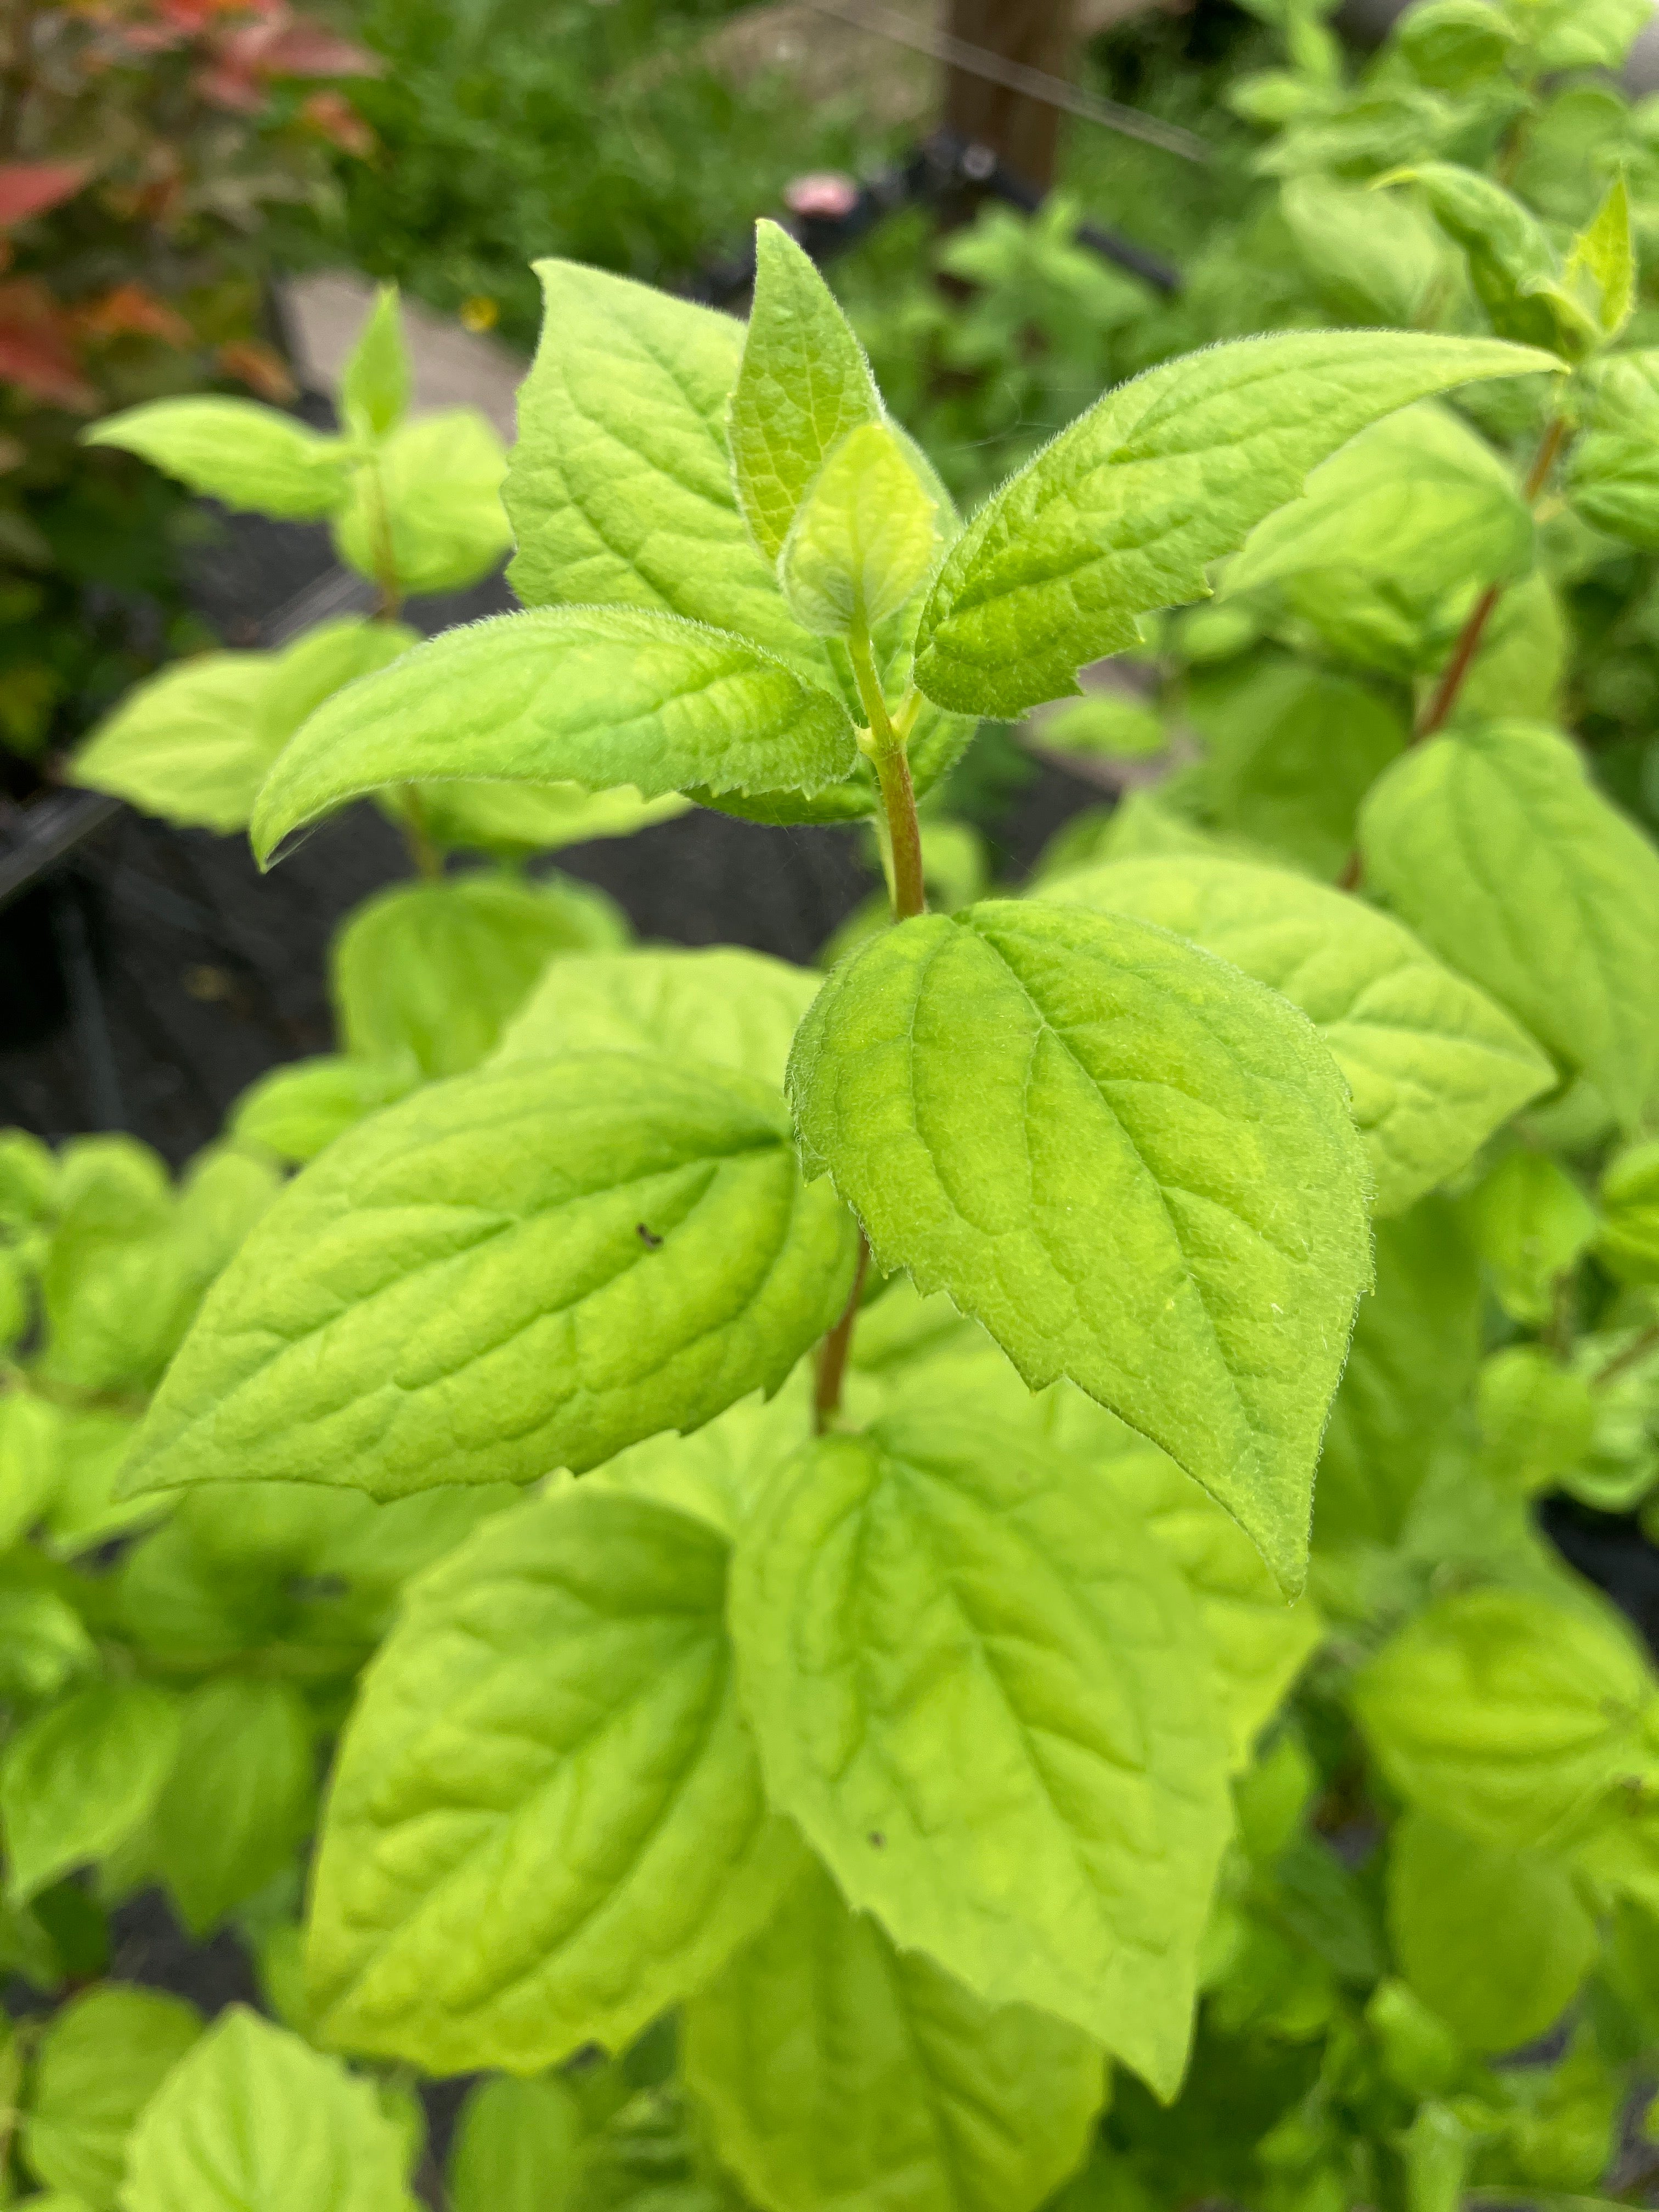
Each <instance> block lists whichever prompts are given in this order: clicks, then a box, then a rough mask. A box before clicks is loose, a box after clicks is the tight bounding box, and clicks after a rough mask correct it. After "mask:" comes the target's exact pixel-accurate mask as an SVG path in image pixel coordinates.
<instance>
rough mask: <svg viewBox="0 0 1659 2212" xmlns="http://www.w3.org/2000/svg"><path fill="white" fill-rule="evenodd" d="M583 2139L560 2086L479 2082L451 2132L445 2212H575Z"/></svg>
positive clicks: (573, 2102)
mask: <svg viewBox="0 0 1659 2212" xmlns="http://www.w3.org/2000/svg"><path fill="white" fill-rule="evenodd" d="M586 2132H587V2130H586V2125H585V2124H584V2120H583V2116H582V2109H581V2106H580V2103H579V2101H578V2100H577V2097H576V2094H575V2092H574V2090H573V2089H571V2088H569V2087H567V2085H566V2084H565V2083H564V2082H562V2081H557V2080H552V2081H513V2080H512V2079H511V2078H509V2077H503V2076H501V2075H497V2076H496V2077H495V2079H494V2080H493V2081H483V2082H480V2083H479V2085H478V2087H477V2088H476V2089H474V2090H472V2091H471V2093H469V2095H468V2097H467V2100H466V2102H465V2105H463V2106H462V2107H461V2115H460V2118H459V2121H458V2122H457V2124H456V2128H455V2146H454V2148H453V2150H452V2151H451V2152H450V2154H449V2172H448V2177H447V2179H448V2183H449V2204H450V2212H574V2208H575V2205H576V2202H577V2190H578V2179H579V2177H578V2172H577V2165H578V2160H579V2156H580V2150H581V2144H582V2138H583V2136H585V2135H586Z"/></svg>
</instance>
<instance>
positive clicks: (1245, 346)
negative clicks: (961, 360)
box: [916, 331, 1555, 719]
mask: <svg viewBox="0 0 1659 2212" xmlns="http://www.w3.org/2000/svg"><path fill="white" fill-rule="evenodd" d="M1554 366H1555V363H1554V362H1553V361H1552V360H1551V359H1550V358H1549V357H1548V356H1545V355H1541V354H1533V353H1528V352H1525V351H1522V350H1517V349H1508V348H1501V347H1498V346H1495V345H1493V344H1491V343H1486V342H1483V341H1477V340H1474V339H1467V338H1440V337H1414V336H1410V335H1408V334H1407V333H1405V332H1395V331H1388V332H1383V331H1319V332H1315V331H1298V332H1295V333H1291V334H1287V335H1285V336H1281V337H1266V338H1249V339H1243V340H1238V341H1236V342H1234V343H1231V344H1227V345H1220V346H1215V347H1212V348H1211V349H1209V350H1208V351H1206V352H1203V353H1198V354H1193V355H1189V356H1187V357H1186V358H1184V359H1182V360H1180V361H1176V362H1168V363H1166V364H1165V365H1164V366H1163V367H1162V368H1155V369H1152V370H1150V371H1149V372H1148V373H1147V374H1146V375H1144V376H1140V377H1137V378H1136V379H1135V380H1133V382H1131V383H1128V384H1125V385H1121V386H1119V388H1118V389H1117V390H1116V391H1115V392H1109V393H1108V394H1107V396H1106V397H1105V398H1103V400H1101V401H1100V402H1099V403H1098V404H1097V405H1096V406H1094V407H1091V409H1090V410H1089V411H1088V413H1087V414H1085V415H1083V416H1079V419H1078V420H1077V421H1076V422H1073V424H1072V426H1071V427H1070V428H1069V429H1067V430H1065V431H1062V432H1061V434H1060V436H1059V437H1058V438H1057V439H1056V440H1055V441H1054V443H1053V444H1052V445H1051V446H1048V447H1045V448H1044V449H1043V451H1042V453H1039V454H1038V456H1037V457H1036V459H1035V460H1034V461H1032V462H1030V464H1029V465H1028V466H1027V467H1025V468H1024V469H1023V470H1022V471H1020V472H1019V474H1018V476H1016V477H1013V478H1012V480H1011V482H1009V483H1006V484H1005V485H1004V486H1003V488H1002V489H1001V490H1000V492H998V493H997V494H996V495H995V496H994V498H992V499H991V500H990V501H988V502H987V504H986V505H985V506H984V507H981V509H980V512H979V513H978V514H977V515H976V516H975V519H974V520H973V522H972V523H971V524H970V525H969V527H968V530H967V531H966V532H965V533H964V534H963V537H962V538H959V539H958V540H957V544H956V545H955V546H954V548H953V549H952V550H951V553H950V554H949V555H948V556H947V557H946V559H945V566H944V568H943V569H942V570H941V571H940V574H939V580H938V581H937V583H936V584H935V585H934V586H933V594H932V597H931V598H930V599H929V600H928V603H927V610H926V611H925V612H924V614H923V616H922V622H921V635H920V638H919V640H918V652H917V660H916V681H917V683H918V684H920V686H921V689H922V690H923V691H924V692H925V693H926V694H927V696H928V697H929V698H930V699H933V700H936V701H937V702H939V705H941V706H945V707H952V708H957V709H959V710H961V711H963V712H965V713H969V714H1000V715H1004V716H1006V717H1008V718H1010V719H1012V717H1014V716H1017V715H1018V714H1021V713H1023V712H1024V709H1025V708H1028V707H1034V706H1037V705H1040V704H1041V703H1042V701H1043V700H1045V699H1057V698H1060V697H1063V696H1065V695H1066V694H1067V693H1068V692H1072V691H1074V690H1076V689H1077V684H1076V682H1075V671H1076V670H1077V669H1078V668H1079V666H1081V665H1082V664H1083V663H1084V662H1085V661H1088V660H1095V659H1099V658H1100V656H1101V655H1102V654H1103V653H1116V652H1121V650H1122V649H1123V648H1124V647H1126V646H1129V645H1133V643H1135V641H1136V640H1137V638H1138V636H1139V628H1138V625H1137V622H1136V617H1138V616H1139V615H1141V614H1146V613H1149V612H1150V611H1152V609H1154V608H1157V607H1165V606H1181V605H1186V604H1187V603H1188V601H1189V600H1192V599H1200V598H1201V597H1203V596H1204V592H1205V589H1206V586H1205V580H1204V570H1205V568H1206V564H1207V563H1208V562H1212V561H1214V560H1218V558H1219V557H1220V556H1221V555H1222V554H1224V553H1231V552H1234V551H1236V550H1237V548H1238V547H1239V546H1240V545H1241V544H1243V541H1244V539H1245V538H1246V537H1247V536H1248V535H1249V532H1250V531H1251V530H1253V529H1254V528H1255V526H1256V524H1257V523H1259V522H1261V520H1263V519H1264V518H1265V517H1266V516H1267V515H1269V514H1271V513H1273V509H1274V508H1275V507H1282V506H1283V505H1284V504H1285V501H1287V500H1291V499H1294V498H1295V497H1296V495H1297V493H1298V492H1299V491H1300V490H1301V489H1302V485H1303V482H1304V478H1305V477H1306V476H1307V474H1308V471H1310V469H1313V468H1315V467H1316V466H1317V465H1318V464H1319V463H1320V462H1321V461H1322V460H1324V459H1327V458H1328V456H1329V455H1330V454H1332V453H1334V452H1335V451H1336V449H1337V448H1338V447H1340V446H1341V445H1344V444H1346V441H1348V440H1349V439H1350V438H1352V436H1353V435H1354V434H1355V432H1356V431H1358V430H1362V429H1364V427H1365V425H1366V424H1367V423H1368V422H1375V421H1376V419H1377V417H1378V416H1383V415H1387V414H1390V413H1392V411H1393V410H1395V408H1396V407H1403V406H1406V405H1407V404H1409V403H1410V402H1411V401H1412V400H1413V399H1421V398H1425V397H1426V396H1427V395H1428V394H1429V393H1431V392H1443V391H1445V390H1447V389H1448V388H1449V387H1450V386H1455V385H1459V384H1467V383H1471V382H1474V381H1475V380H1479V379H1481V378H1485V377H1492V376H1518V375H1525V374H1528V372H1529V371H1533V370H1537V369H1546V368H1553V367H1554Z"/></svg>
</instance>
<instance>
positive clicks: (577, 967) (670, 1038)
mask: <svg viewBox="0 0 1659 2212" xmlns="http://www.w3.org/2000/svg"><path fill="white" fill-rule="evenodd" d="M822 981H823V978H822V977H821V976H820V975H816V974H815V973H814V972H813V971H812V970H811V969H806V968H792V967H791V966H790V965H789V964H788V963H787V962H786V961H782V960H774V959H772V958H771V957H769V955H768V954H766V953H764V952H744V951H741V950H739V949H738V948H737V947H734V946H724V945H722V946H719V947H716V948H714V950H712V951H695V952H692V951H679V950H678V949H672V950H670V949H665V950H663V951H655V950H650V951H647V950H643V949H642V950H641V951H637V952H620V953H618V952H611V953H606V952H596V953H587V954H580V953H579V954H572V955H570V956H569V957H567V958H565V959H562V960H559V961H556V962H555V963H554V964H553V965H552V966H551V967H550V968H549V969H548V971H547V973H546V974H545V975H544V976H543V978H542V980H541V981H540V982H539V983H538V985H537V987H536V988H535V989H534V990H533V991H532V993H531V994H530V996H529V998H528V999H526V1000H525V1002H524V1004H523V1006H520V1009H519V1012H518V1013H517V1014H516V1015H515V1016H514V1018H513V1020H512V1021H511V1022H510V1023H509V1024H507V1029H506V1030H505V1031H504V1032H503V1034H502V1036H501V1043H500V1044H499V1045H498V1046H497V1048H496V1050H495V1064H496V1065H497V1066H501V1065H502V1064H504V1063H505V1062H507V1061H508V1060H541V1059H545V1058H547V1057H548V1056H549V1055H550V1054H556V1053H566V1052H648V1053H659V1054H662V1055H663V1056H664V1057H665V1059H668V1060H678V1061H679V1062H680V1063H681V1064H682V1065H684V1062H685V1061H686V1060H708V1062H710V1063H711V1064H712V1065H713V1066H716V1067H731V1068H736V1069H737V1070H738V1073H740V1074H744V1075H752V1076H754V1077H756V1078H757V1079H758V1080H759V1081H761V1082H763V1083H776V1084H781V1083H782V1081H783V1074H784V1069H785V1067H786V1066H787V1064H788V1060H789V1048H790V1046H791V1044H792V1043H793V1041H794V1036H795V1031H796V1030H798V1029H799V1026H800V1023H801V1018H802V1016H803V1015H804V1014H805V1012H806V1009H807V1008H808V1006H811V1003H812V1000H813V999H814V998H815V997H816V996H817V991H818V987H819V985H820V983H821V982H822Z"/></svg>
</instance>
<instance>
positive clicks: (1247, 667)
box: [1100, 651, 1409, 882]
mask: <svg viewBox="0 0 1659 2212" xmlns="http://www.w3.org/2000/svg"><path fill="white" fill-rule="evenodd" d="M1187 710H1188V716H1189V718H1190V720H1191V722H1192V726H1193V727H1194V730H1196V731H1197V732H1198V733H1199V735H1200V737H1201V738H1203V740H1204V744H1205V748H1206V757H1205V758H1204V759H1203V760H1202V761H1200V762H1198V763H1194V766H1193V767H1192V768H1191V769H1189V770H1188V771H1186V772H1185V774H1184V775H1183V776H1182V783H1181V786H1180V787H1179V789H1178V791H1177V792H1176V793H1170V792H1169V791H1168V789H1167V787H1165V788H1164V790H1163V791H1162V792H1137V793H1133V799H1134V800H1135V801H1138V802H1139V804H1140V807H1141V811H1142V812H1141V819H1140V820H1139V821H1137V822H1136V823H1133V824H1131V823H1127V822H1126V823H1124V824H1123V825H1122V826H1121V828H1119V827H1116V826H1115V834H1114V836H1112V838H1111V839H1110V840H1109V846H1108V847H1107V848H1106V849H1103V851H1102V853H1101V855H1100V857H1101V858H1102V859H1107V858H1111V859H1114V860H1115V859H1119V858H1121V859H1128V858H1131V857H1139V856H1140V854H1149V853H1151V852H1152V851H1166V852H1167V851H1171V850H1180V851H1192V850H1195V849H1201V847H1200V845H1199V844H1197V843H1195V842H1194V837H1193V836H1190V835H1188V836H1186V837H1185V838H1183V839H1182V841H1181V842H1180V843H1179V844H1176V842H1174V841H1173V840H1172V838H1171V837H1170V836H1169V835H1168V834H1167V825H1166V834H1164V836H1162V837H1161V839H1158V840H1157V841H1154V840H1153V839H1151V838H1149V837H1148V836H1146V834H1145V832H1146V829H1147V827H1148V826H1149V825H1148V823H1147V822H1146V818H1145V817H1146V802H1148V801H1151V800H1156V799H1159V798H1160V797H1161V798H1163V799H1164V801H1165V804H1166V805H1170V804H1171V803H1174V802H1179V803H1182V804H1184V805H1185V806H1186V808H1187V809H1188V812H1189V814H1190V815H1191V816H1192V817H1193V818H1194V820H1195V819H1196V818H1197V817H1200V816H1201V817H1204V818H1205V819H1206V821H1208V822H1211V823H1213V824H1214V825H1215V827H1214V829H1212V830H1211V831H1208V832H1206V833H1204V835H1203V837H1202V844H1203V845H1206V846H1207V847H1208V848H1209V849H1211V850H1212V851H1214V850H1218V849H1219V850H1223V851H1225V850H1228V849H1231V850H1232V851H1233V852H1234V853H1235V854H1236V856H1237V858H1238V859H1240V860H1268V861H1276V862H1278V863H1279V865H1281V866H1290V867H1297V868H1303V869H1305V870H1307V871H1308V872H1310V873H1312V874H1315V875H1319V876H1322V877H1323V878H1325V879H1326V881H1327V882H1329V881H1330V880H1331V879H1332V878H1334V877H1335V876H1336V875H1337V874H1338V873H1339V872H1340V871H1341V869H1342V868H1343V867H1344V866H1345V865H1346V862H1347V861H1348V860H1349V859H1350V858H1351V857H1352V853H1353V846H1354V834H1355V823H1356V820H1357V817H1358V809H1359V804H1360V801H1361V800H1362V799H1364V795H1365V793H1366V792H1367V791H1369V790H1370V787H1371V785H1372V784H1373V783H1374V782H1375V781H1376V779H1377V777H1378V776H1379V775H1382V773H1383V770H1384V769H1386V768H1387V767H1388V765H1389V763H1390V762H1391V761H1393V760H1395V758H1397V757H1398V756H1399V754H1400V753H1401V751H1402V750H1404V747H1405V744H1406V742H1407V737H1408V735H1409V731H1408V729H1407V724H1406V720H1405V717H1404V715H1403V714H1401V711H1400V708H1399V706H1398V704H1397V702H1395V701H1391V700H1388V699H1385V698H1383V697H1381V696H1378V693H1377V691H1376V688H1375V687H1374V686H1373V685H1370V684H1364V683H1360V682H1357V681H1356V680H1355V679H1354V678H1352V677H1346V676H1338V675H1335V674H1334V673H1333V672H1332V671H1329V670H1328V669H1323V668H1320V667H1317V666H1310V665H1308V664H1307V663H1306V662H1305V661H1300V660H1297V659H1294V658H1293V657H1292V656H1291V654H1289V653H1281V652H1278V651H1268V652H1266V653H1259V654H1252V655H1250V656H1249V659H1246V660H1244V661H1243V662H1242V663H1240V664H1236V665H1233V666H1231V667H1224V668H1212V669H1195V670H1194V671H1193V673H1192V675H1191V676H1190V677H1189V678H1188V686H1187ZM1114 821H1115V817H1114Z"/></svg>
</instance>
